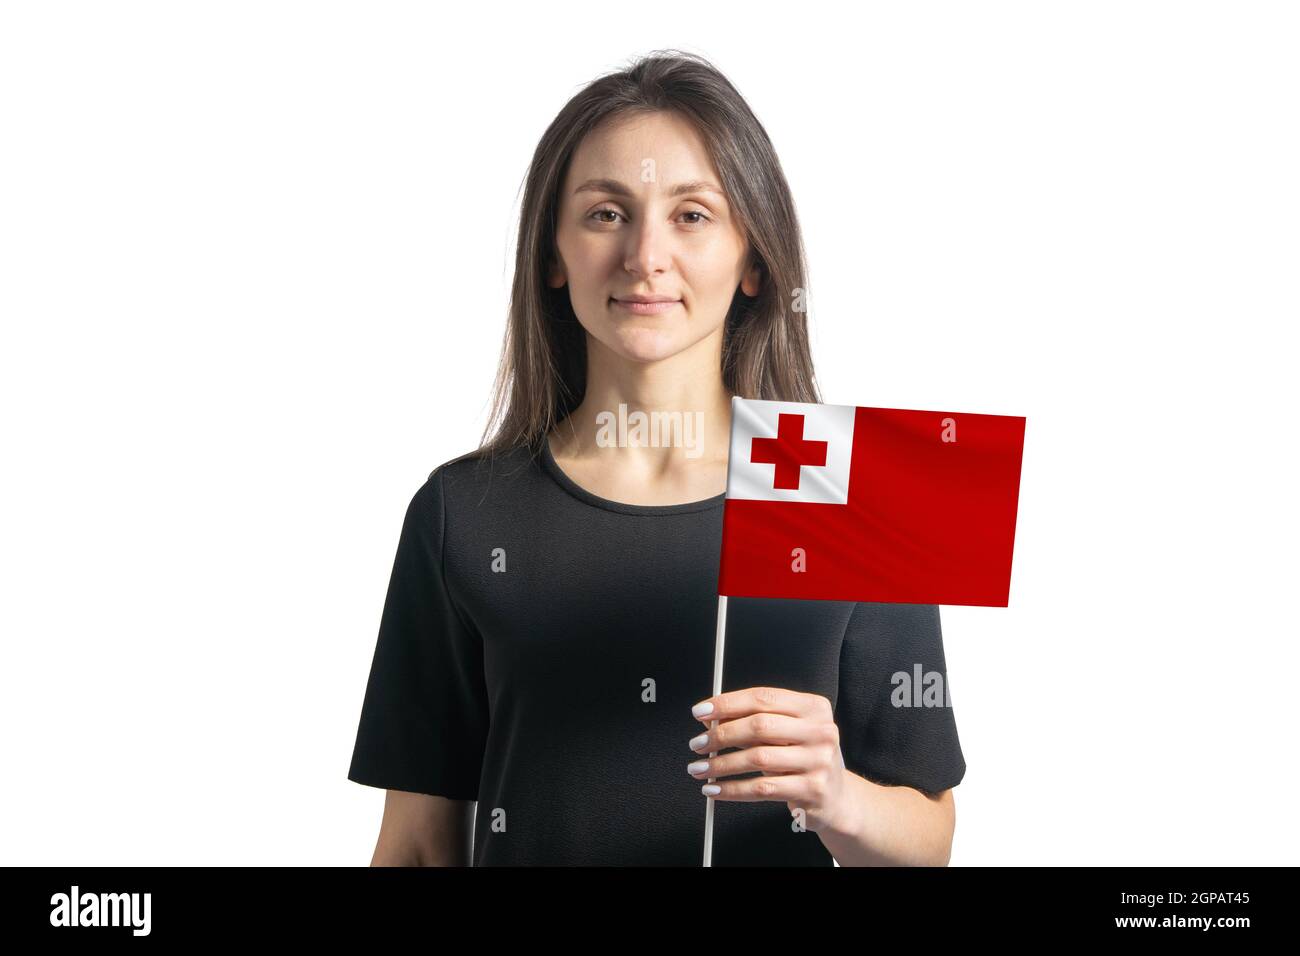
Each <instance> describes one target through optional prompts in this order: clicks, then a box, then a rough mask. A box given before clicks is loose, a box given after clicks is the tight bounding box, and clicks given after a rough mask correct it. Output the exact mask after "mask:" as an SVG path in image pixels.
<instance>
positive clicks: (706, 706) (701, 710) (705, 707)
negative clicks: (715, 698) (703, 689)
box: [691, 700, 713, 717]
mask: <svg viewBox="0 0 1300 956" xmlns="http://www.w3.org/2000/svg"><path fill="white" fill-rule="evenodd" d="M711 713H713V704H712V703H711V702H710V701H707V700H704V701H700V703H698V704H696V705H695V706H694V707H692V708H691V714H692V716H695V717H703V716H704V715H705V714H711Z"/></svg>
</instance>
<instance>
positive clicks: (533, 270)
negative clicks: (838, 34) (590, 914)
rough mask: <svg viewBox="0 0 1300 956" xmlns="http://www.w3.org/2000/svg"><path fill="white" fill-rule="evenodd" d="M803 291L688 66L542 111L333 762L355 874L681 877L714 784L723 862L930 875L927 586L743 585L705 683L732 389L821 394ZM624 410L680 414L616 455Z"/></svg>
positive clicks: (734, 121) (935, 732)
mask: <svg viewBox="0 0 1300 956" xmlns="http://www.w3.org/2000/svg"><path fill="white" fill-rule="evenodd" d="M805 288H806V283H805V280H804V254H803V247H802V240H801V237H800V232H799V226H798V222H797V220H796V217H795V211H794V203H793V200H792V198H791V195H790V190H789V188H788V186H787V184H786V181H785V177H784V175H783V173H782V171H781V167H780V164H779V162H778V160H777V156H776V153H775V151H774V150H773V147H772V144H771V142H770V141H769V140H768V137H767V134H766V132H765V131H764V129H763V127H762V126H761V125H760V124H759V122H758V120H757V119H756V118H755V117H754V115H753V113H751V111H750V109H749V107H748V106H747V104H746V103H745V101H744V100H743V99H742V98H741V96H740V95H739V93H737V92H736V90H735V89H734V88H733V87H732V86H731V84H730V83H729V82H728V81H727V80H726V79H725V78H724V77H723V76H722V75H721V74H719V73H718V72H717V70H716V69H714V68H713V67H712V66H711V65H709V64H708V63H707V62H706V61H704V60H702V59H700V58H698V57H694V56H690V55H681V54H676V53H675V52H672V51H669V52H668V53H667V54H664V55H654V56H650V57H648V58H645V59H643V60H641V61H640V62H638V63H636V64H634V65H633V66H632V67H631V68H630V69H628V70H626V71H623V72H619V73H615V74H612V75H608V76H604V77H602V78H600V79H598V80H596V81H595V82H594V83H592V84H591V85H590V86H588V87H587V88H586V89H584V90H583V91H582V92H580V93H579V94H577V95H576V96H575V97H574V98H573V99H572V100H571V101H570V102H569V103H568V104H567V105H566V106H565V107H564V109H563V110H562V111H561V112H560V114H559V116H557V117H556V119H555V120H554V122H553V123H552V124H551V125H550V127H549V128H548V129H547V130H546V132H545V134H544V135H543V136H542V139H541V142H540V143H539V144H538V147H537V150H536V153H535V154H534V157H533V161H532V166H531V169H530V171H529V174H528V179H527V184H526V189H525V195H524V200H523V208H522V213H521V220H520V231H519V240H518V250H517V259H516V269H515V277H514V287H513V292H512V300H511V307H510V318H509V324H508V328H507V332H506V338H505V345H504V350H503V357H502V362H501V365H500V368H499V369H498V375H497V382H496V401H495V403H494V406H493V412H492V416H491V420H490V421H489V425H488V431H487V432H485V434H484V441H483V443H482V445H481V447H480V448H479V449H476V450H475V451H473V452H470V453H468V454H466V455H462V456H461V457H459V458H456V459H452V460H451V461H448V462H445V463H444V464H442V465H440V466H438V467H437V468H436V469H434V471H433V472H432V473H431V474H430V475H429V477H428V479H427V480H426V482H425V483H424V484H423V486H422V487H421V488H420V489H419V490H418V491H416V493H415V495H414V497H413V498H412V500H411V503H410V506H409V508H408V510H407V513H406V518H405V523H404V525H403V528H402V533H401V538H400V541H399V543H398V549H397V556H396V559H395V562H394V567H393V572H392V577H391V581H390V585H389V589H388V594H387V599H386V602H385V606H384V611H383V616H382V620H381V624H380V631H379V637H378V642H377V646H376V649H375V654H374V659H373V664H372V667H371V672H370V679H369V683H368V685H367V689H366V694H365V700H364V704H363V708H362V713H361V719H360V725H359V728H358V732H357V738H356V745H355V749H354V751H353V756H352V764H351V769H350V771H349V774H348V776H349V779H351V780H354V781H356V782H358V783H362V784H366V785H369V786H375V787H383V788H386V789H387V791H388V794H387V799H386V802H385V808H384V816H383V822H382V825H381V829H380V834H379V841H378V845H377V847H376V849H375V853H374V857H373V860H372V863H374V864H440V865H448V864H450V865H458V864H462V865H463V864H465V863H470V862H472V865H475V866H492V865H521V864H543V865H546V864H568V865H681V866H699V865H700V864H701V862H702V859H703V849H704V846H703V844H704V821H705V809H706V804H705V801H706V799H707V798H708V797H709V796H711V797H712V799H714V800H716V801H717V804H716V805H715V818H714V833H713V841H714V842H713V865H714V866H739V865H817V866H832V865H834V861H833V860H832V857H834V860H837V861H838V862H839V863H840V865H842V866H854V865H870V864H932V865H943V864H946V863H947V861H948V858H949V852H950V848H951V843H952V834H953V826H954V809H953V799H952V792H951V788H952V787H954V786H956V785H957V784H958V783H959V782H960V781H961V778H962V776H963V775H964V773H965V762H964V760H963V757H962V752H961V747H960V743H959V741H958V737H957V729H956V724H955V722H954V718H953V715H952V711H951V709H950V708H949V707H907V706H896V703H897V702H896V701H895V699H894V698H895V695H894V693H893V692H894V691H895V685H896V683H897V679H896V675H898V674H900V673H901V674H903V675H906V678H909V679H910V678H911V676H912V674H913V672H914V668H916V667H917V666H918V665H919V667H920V668H921V670H922V671H923V672H926V673H929V672H933V671H937V672H938V673H939V674H941V675H943V674H944V659H943V644H942V636H941V631H940V621H939V610H938V608H937V607H936V606H934V605H906V604H873V603H853V602H826V601H786V600H774V599H773V600H767V599H747V598H734V597H733V598H731V599H730V600H729V609H728V615H727V636H726V643H725V647H726V660H725V667H724V672H723V686H724V687H725V688H728V690H727V691H726V692H725V693H723V694H720V695H717V696H710V695H709V691H710V689H711V687H712V674H713V652H714V639H715V634H714V631H715V615H716V611H717V590H716V586H717V574H718V560H719V552H720V544H721V526H722V511H723V503H724V495H725V491H726V474H727V454H728V438H729V430H730V399H731V397H732V396H733V395H740V396H743V397H748V398H762V399H778V400H786V401H799V402H818V401H820V400H821V399H820V397H819V395H818V391H817V387H816V384H815V381H814V375H813V364H812V360H811V356H810V354H809V349H808V338H807V330H806V326H805V322H804V316H803V311H802V304H801V303H802V297H803V295H804V290H805ZM637 412H644V413H646V414H647V415H650V414H653V413H661V414H666V415H669V416H673V418H672V420H674V421H681V422H682V423H683V424H685V425H687V426H689V425H691V424H692V423H693V424H695V425H697V426H698V428H696V429H691V428H689V427H687V428H686V429H684V430H683V431H682V432H679V433H678V432H674V433H673V434H672V436H670V437H672V438H673V439H674V441H673V442H671V443H669V444H664V443H663V442H662V440H661V442H660V443H659V444H646V443H645V442H637V441H626V440H625V441H623V442H622V443H619V442H618V441H617V440H616V439H617V438H618V437H620V435H619V429H618V428H617V426H616V424H615V425H614V426H613V427H611V422H613V423H617V422H618V421H619V420H620V419H622V420H627V419H628V417H629V416H634V415H635V413H637ZM678 416H679V417H678ZM622 437H624V438H626V433H624V434H623V436H622ZM641 437H644V435H642V436H641ZM661 439H662V436H661ZM945 679H946V678H945ZM715 720H716V721H717V725H716V728H714V729H711V728H712V724H713V722H714V721H715ZM710 754H714V756H712V757H710ZM710 778H714V779H713V780H712V784H711V786H712V788H713V789H705V788H706V787H708V786H710V784H709V783H707V781H710ZM475 811H476V812H475ZM471 839H472V844H471ZM471 846H472V850H471Z"/></svg>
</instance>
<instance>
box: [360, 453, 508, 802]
mask: <svg viewBox="0 0 1300 956" xmlns="http://www.w3.org/2000/svg"><path fill="white" fill-rule="evenodd" d="M441 472H442V468H441V467H439V468H437V469H435V470H434V471H433V473H432V474H431V475H430V476H429V477H428V479H427V480H426V481H425V483H424V484H423V485H422V486H421V487H420V489H419V490H418V491H416V493H415V495H414V497H412V499H411V502H410V504H409V505H408V507H407V510H406V517H405V519H404V521H403V524H402V531H401V536H400V538H399V540H398V545H397V555H396V557H395V558H394V560H393V570H392V575H391V577H390V578H389V583H388V593H387V597H386V599H385V601H384V608H383V614H382V617H381V618H380V625H379V637H378V640H377V641H376V644H375V652H374V657H373V659H372V662H371V666H370V677H369V681H368V683H367V685H366V691H365V699H364V702H363V704H362V707H361V720H360V723H359V725H358V727H357V736H356V744H355V746H354V748H353V751H352V764H351V767H350V769H349V770H348V779H349V780H353V781H355V782H357V783H361V784H365V785H367V786H372V787H383V788H385V789H389V790H407V791H411V792H414V793H428V794H435V795H438V796H444V797H449V798H451V799H457V800H476V799H477V798H478V784H479V774H480V771H481V770H482V766H483V751H484V747H485V746H486V741H487V727H488V705H487V690H486V686H485V682H484V676H483V645H482V640H481V639H480V638H479V636H478V634H477V632H476V631H475V630H473V629H472V628H471V627H470V626H469V625H467V624H466V623H465V621H463V620H462V619H461V614H460V612H459V609H458V608H457V607H456V606H455V605H454V604H453V603H452V599H451V596H450V595H449V594H448V591H447V586H446V582H445V580H444V574H443V547H442V541H443V533H444V528H445V525H444V521H443V517H444V511H443V509H444V496H443V485H442V479H443V475H442V473H441Z"/></svg>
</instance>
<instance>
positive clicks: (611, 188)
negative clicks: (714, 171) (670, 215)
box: [573, 179, 727, 199]
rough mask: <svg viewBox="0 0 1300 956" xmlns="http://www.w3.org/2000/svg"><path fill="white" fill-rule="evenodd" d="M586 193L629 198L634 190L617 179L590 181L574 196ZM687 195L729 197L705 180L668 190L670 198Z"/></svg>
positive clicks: (575, 192) (578, 189)
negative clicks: (705, 194)
mask: <svg viewBox="0 0 1300 956" xmlns="http://www.w3.org/2000/svg"><path fill="white" fill-rule="evenodd" d="M584 192H592V193H610V194H611V195H614V196H628V197H630V196H631V195H632V190H631V189H629V188H628V187H627V186H624V185H623V184H622V183H620V182H619V181H618V180H617V179H588V180H587V181H586V182H585V183H583V184H582V185H581V186H579V187H578V188H577V189H575V190H574V191H573V194H574V195H575V196H576V195H577V194H578V193H584ZM686 193H717V194H718V195H719V196H722V197H723V198H724V199H725V198H726V195H727V194H726V193H724V192H723V191H722V190H721V189H720V188H718V187H717V186H715V185H714V184H713V183H710V182H705V181H704V180H693V181H691V182H687V183H678V184H677V185H676V186H673V187H672V188H671V189H669V190H668V195H670V196H682V195H685V194H686Z"/></svg>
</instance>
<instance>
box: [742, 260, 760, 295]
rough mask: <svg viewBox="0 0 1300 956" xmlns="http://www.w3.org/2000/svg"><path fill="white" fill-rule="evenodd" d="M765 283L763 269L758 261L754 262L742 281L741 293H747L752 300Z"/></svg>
mask: <svg viewBox="0 0 1300 956" xmlns="http://www.w3.org/2000/svg"><path fill="white" fill-rule="evenodd" d="M762 283H763V267H762V265H761V264H760V263H758V262H757V261H756V262H754V264H753V265H751V266H750V267H749V268H748V269H746V270H745V274H744V275H743V276H742V277H741V279H740V291H741V292H743V293H745V295H747V296H749V297H750V298H751V299H752V298H754V296H756V295H758V292H759V289H761V288H762V287H763V286H762Z"/></svg>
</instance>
